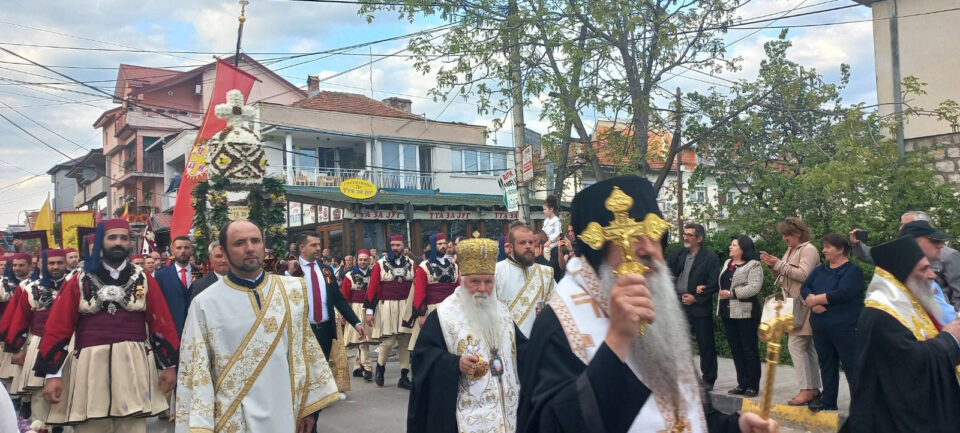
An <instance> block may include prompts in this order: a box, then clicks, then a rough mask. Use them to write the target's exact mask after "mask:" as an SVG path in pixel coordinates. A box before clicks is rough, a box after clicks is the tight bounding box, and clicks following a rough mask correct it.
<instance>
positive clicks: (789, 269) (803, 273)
mask: <svg viewBox="0 0 960 433" xmlns="http://www.w3.org/2000/svg"><path fill="white" fill-rule="evenodd" d="M819 264H820V252H819V251H817V247H815V246H813V244H811V243H810V242H804V243H802V244H800V245H797V246H796V247H794V248H792V249H788V250H787V252H785V253H784V254H783V257H782V258H781V259H780V261H779V262H777V264H776V265H774V266H773V269H771V271H773V276H774V277H776V278H777V279H778V280H779V281H780V287H781V288H782V289H783V296H784V298H793V300H794V301H793V302H795V303H796V302H803V300H802V299H800V286H803V282H804V281H805V280H806V279H807V275H810V272H812V271H813V269H814V268H816V267H817V265H819ZM790 335H813V331H812V330H811V329H810V315H809V314H808V315H807V320H806V321H805V322H804V323H803V328H800V329H795V330H793V331H792V332H790Z"/></svg>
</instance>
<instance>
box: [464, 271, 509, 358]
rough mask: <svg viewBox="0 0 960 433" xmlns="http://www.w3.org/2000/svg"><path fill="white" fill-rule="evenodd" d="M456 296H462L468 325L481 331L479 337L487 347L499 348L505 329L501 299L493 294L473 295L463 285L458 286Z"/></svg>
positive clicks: (477, 331)
mask: <svg viewBox="0 0 960 433" xmlns="http://www.w3.org/2000/svg"><path fill="white" fill-rule="evenodd" d="M456 296H459V297H460V304H461V305H462V310H463V319H464V321H465V323H466V324H467V327H468V328H469V329H471V330H473V331H474V332H476V333H479V334H480V335H478V336H477V337H478V338H480V339H482V340H483V342H484V343H486V345H487V347H489V348H490V349H496V350H499V349H500V344H501V342H502V341H503V331H504V330H503V326H502V324H503V318H502V312H501V310H500V308H499V307H500V301H499V300H497V299H496V298H494V297H493V295H482V294H479V293H478V294H476V295H471V294H470V291H468V290H467V289H466V288H465V287H463V286H460V287H459V288H457V291H456ZM484 355H485V354H484Z"/></svg>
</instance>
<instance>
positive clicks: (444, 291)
mask: <svg viewBox="0 0 960 433" xmlns="http://www.w3.org/2000/svg"><path fill="white" fill-rule="evenodd" d="M446 252H447V235H446V234H444V233H434V234H432V235H430V256H429V257H428V258H427V260H424V261H423V262H422V263H420V266H418V267H417V268H416V269H415V270H414V274H413V293H411V294H410V297H409V298H408V299H407V301H408V302H410V317H409V318H408V319H406V320H405V321H404V323H403V326H405V327H408V328H413V335H412V337H410V346H409V347H410V350H413V347H414V345H415V344H416V343H417V335H418V334H420V327H421V326H423V322H424V321H426V320H427V315H428V314H430V313H432V312H433V310H436V309H437V304H439V303H440V302H443V300H444V299H447V296H450V294H451V293H453V290H454V289H456V288H457V285H459V284H460V271H459V270H458V267H457V264H456V263H453V262H451V261H449V260H447V259H446V257H445V255H446Z"/></svg>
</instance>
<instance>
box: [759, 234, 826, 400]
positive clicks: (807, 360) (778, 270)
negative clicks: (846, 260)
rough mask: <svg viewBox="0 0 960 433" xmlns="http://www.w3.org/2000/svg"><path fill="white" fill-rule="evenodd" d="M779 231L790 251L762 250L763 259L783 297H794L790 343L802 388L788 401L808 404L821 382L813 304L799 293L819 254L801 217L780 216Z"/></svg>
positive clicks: (813, 398)
mask: <svg viewBox="0 0 960 433" xmlns="http://www.w3.org/2000/svg"><path fill="white" fill-rule="evenodd" d="M777 231H778V232H780V235H781V237H782V238H783V241H784V242H785V243H786V244H787V251H786V252H785V253H784V254H783V257H782V258H779V259H778V258H777V257H775V256H772V255H770V254H767V253H766V252H762V253H761V254H760V261H762V262H763V263H764V264H766V265H767V266H769V267H770V271H771V272H773V275H774V276H775V277H776V278H777V282H778V283H779V284H780V287H781V290H782V291H783V297H784V299H793V317H794V329H793V331H791V332H790V337H789V339H788V347H789V349H790V357H791V358H792V359H793V366H794V367H795V370H794V371H795V372H796V375H797V385H798V386H799V387H800V392H799V393H797V395H796V396H795V397H793V399H792V400H790V401H788V402H787V404H789V405H791V406H806V405H808V404H810V403H811V402H813V401H814V400H816V399H817V398H818V397H820V386H821V383H820V367H819V365H818V364H817V351H816V349H815V348H814V345H813V331H812V330H811V329H810V308H808V307H807V306H806V305H805V304H804V302H803V299H802V298H801V297H800V287H801V286H803V282H804V281H806V279H807V276H808V275H810V272H811V271H813V269H814V268H816V267H817V265H819V264H820V254H819V252H818V251H817V247H815V246H813V244H811V243H810V229H809V228H808V227H807V225H806V224H804V223H803V221H801V220H800V218H797V217H786V218H784V219H782V220H780V222H779V223H778V224H777Z"/></svg>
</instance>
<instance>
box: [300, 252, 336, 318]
mask: <svg viewBox="0 0 960 433" xmlns="http://www.w3.org/2000/svg"><path fill="white" fill-rule="evenodd" d="M297 260H298V261H299V262H300V268H301V269H303V280H304V281H306V282H307V306H309V311H307V318H308V319H309V320H310V324H312V325H316V324H317V322H315V321H314V320H313V310H314V308H313V277H312V276H311V275H312V274H311V272H313V271H319V272H320V273H319V274H317V281H318V282H320V298H321V299H320V305H321V306H322V308H323V321H324V322H326V321H327V320H330V318H329V317H327V316H328V312H329V311H330V310H328V309H327V280H326V279H324V278H323V271H322V270H321V268H322V267H323V264H322V263H317V262H308V261H306V260H304V259H303V257H298V258H297ZM310 263H313V269H310Z"/></svg>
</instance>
